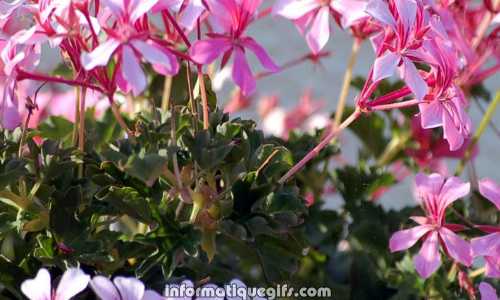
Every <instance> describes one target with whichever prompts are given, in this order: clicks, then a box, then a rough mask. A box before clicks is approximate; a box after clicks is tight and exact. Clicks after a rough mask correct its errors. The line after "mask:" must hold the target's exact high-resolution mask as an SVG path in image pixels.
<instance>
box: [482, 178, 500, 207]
mask: <svg viewBox="0 0 500 300" xmlns="http://www.w3.org/2000/svg"><path fill="white" fill-rule="evenodd" d="M479 192H480V193H481V195H483V197H484V198H486V199H488V200H490V201H491V202H493V204H495V206H496V207H497V209H498V210H500V186H499V185H498V184H496V183H495V182H494V181H493V180H491V179H489V178H484V179H481V180H480V181H479Z"/></svg>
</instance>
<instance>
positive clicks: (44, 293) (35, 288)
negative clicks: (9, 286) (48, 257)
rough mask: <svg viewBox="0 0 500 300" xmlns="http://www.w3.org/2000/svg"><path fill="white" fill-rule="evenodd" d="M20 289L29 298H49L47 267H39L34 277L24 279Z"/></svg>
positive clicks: (34, 299)
mask: <svg viewBox="0 0 500 300" xmlns="http://www.w3.org/2000/svg"><path fill="white" fill-rule="evenodd" d="M21 291H22V292H23V294H24V295H25V296H26V297H28V299H30V300H47V299H50V298H51V293H52V291H51V283H50V274H49V271H47V269H43V268H42V269H40V270H38V273H36V276H35V278H33V279H28V280H25V281H24V282H23V283H22V284H21Z"/></svg>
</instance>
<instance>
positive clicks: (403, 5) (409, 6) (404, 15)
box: [394, 0, 417, 31]
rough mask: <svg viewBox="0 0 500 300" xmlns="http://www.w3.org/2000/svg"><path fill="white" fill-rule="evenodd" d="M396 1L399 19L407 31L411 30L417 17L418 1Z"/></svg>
mask: <svg viewBox="0 0 500 300" xmlns="http://www.w3.org/2000/svg"><path fill="white" fill-rule="evenodd" d="M394 3H395V4H396V8H397V10H398V15H399V20H400V21H402V23H403V25H404V26H405V30H406V31H408V30H410V28H411V26H413V24H414V23H415V18H416V17H417V3H415V1H414V0H395V1H394Z"/></svg>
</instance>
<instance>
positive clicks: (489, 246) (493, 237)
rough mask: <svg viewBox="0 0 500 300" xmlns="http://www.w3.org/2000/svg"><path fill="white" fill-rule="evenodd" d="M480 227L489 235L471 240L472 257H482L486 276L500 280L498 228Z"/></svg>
mask: <svg viewBox="0 0 500 300" xmlns="http://www.w3.org/2000/svg"><path fill="white" fill-rule="evenodd" d="M481 227H482V229H483V230H485V231H487V232H490V234H488V235H485V236H482V237H478V238H473V239H472V240H471V248H472V255H473V256H474V257H484V261H485V275H486V276H488V277H492V278H500V227H493V226H480V228H481Z"/></svg>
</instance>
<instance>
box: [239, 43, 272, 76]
mask: <svg viewBox="0 0 500 300" xmlns="http://www.w3.org/2000/svg"><path fill="white" fill-rule="evenodd" d="M243 46H244V47H246V48H248V49H250V50H251V51H252V52H253V53H254V54H255V56H257V58H258V59H259V61H260V63H261V64H262V65H263V66H264V67H265V68H266V69H267V70H269V71H271V72H278V71H279V69H280V68H279V67H278V66H277V65H276V64H275V63H274V62H273V60H272V59H271V57H270V56H269V55H268V54H267V52H266V50H264V48H262V46H261V45H259V44H257V42H255V40H254V39H252V38H246V39H244V41H243Z"/></svg>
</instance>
